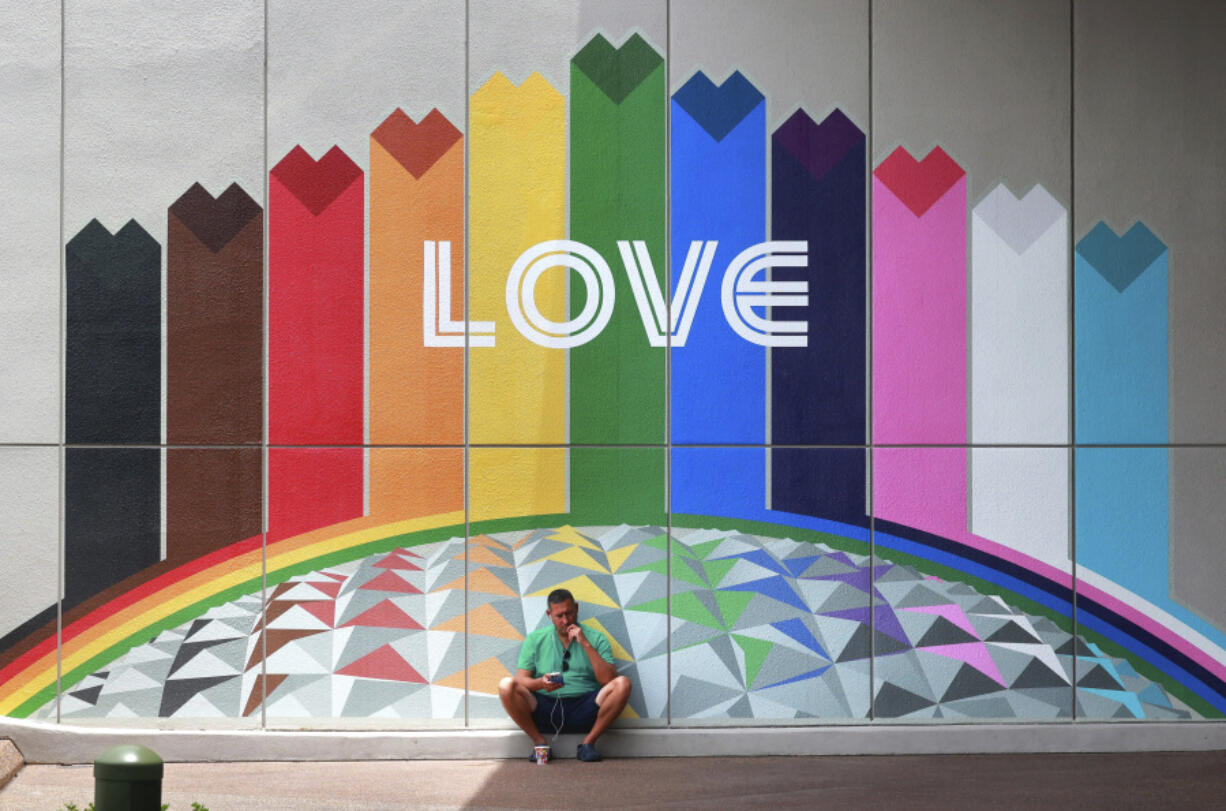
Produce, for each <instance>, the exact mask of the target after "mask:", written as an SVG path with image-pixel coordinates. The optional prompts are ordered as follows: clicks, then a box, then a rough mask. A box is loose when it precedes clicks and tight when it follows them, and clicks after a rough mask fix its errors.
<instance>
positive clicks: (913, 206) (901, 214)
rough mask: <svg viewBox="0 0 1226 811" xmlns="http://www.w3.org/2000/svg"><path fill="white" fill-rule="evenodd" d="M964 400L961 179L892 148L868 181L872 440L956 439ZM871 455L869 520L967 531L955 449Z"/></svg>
mask: <svg viewBox="0 0 1226 811" xmlns="http://www.w3.org/2000/svg"><path fill="white" fill-rule="evenodd" d="M966 397H967V393H966V174H965V172H964V171H963V170H962V168H961V167H960V166H958V165H957V164H956V163H955V162H954V161H953V160H952V159H951V158H950V157H949V156H948V155H946V154H945V152H944V151H943V150H941V149H940V147H937V148H935V149H933V150H932V152H930V153H929V154H928V156H927V157H926V158H924V160H923V161H922V162H917V161H916V160H915V159H914V158H912V157H911V155H910V154H909V153H907V151H906V150H905V149H903V148H902V147H899V148H898V149H896V150H895V151H894V153H893V154H891V155H890V157H889V158H887V159H886V160H885V161H883V162H882V164H881V165H880V166H879V167H878V168H877V170H876V172H874V177H873V439H874V441H875V442H876V443H879V444H891V443H900V444H910V443H942V444H945V443H948V444H964V443H965V442H966V437H967V419H966ZM873 459H874V462H873V509H874V513H875V514H876V515H877V516H878V517H880V518H884V519H887V520H890V521H896V522H898V523H900V524H907V525H910V526H914V527H919V528H921V529H925V530H927V531H929V532H935V533H938V534H941V535H945V536H947V537H951V538H960V537H963V536H965V535H966V533H967V526H966V503H967V502H966V497H967V492H966V486H967V482H966V450H965V448H940V449H925V448H900V449H880V450H878V451H876V452H875V453H874V456H873Z"/></svg>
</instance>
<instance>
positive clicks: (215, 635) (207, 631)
mask: <svg viewBox="0 0 1226 811" xmlns="http://www.w3.org/2000/svg"><path fill="white" fill-rule="evenodd" d="M243 636H246V634H240V633H238V632H237V631H235V630H234V629H233V628H231V627H230V626H228V625H226V624H225V623H224V622H221V621H218V620H213V621H211V622H209V623H207V624H206V625H203V626H201V628H200V630H199V631H197V632H196V633H194V634H192V635H191V638H190V639H188V640H187V641H188V642H211V641H213V640H214V639H223V640H224V639H239V638H240V637H243Z"/></svg>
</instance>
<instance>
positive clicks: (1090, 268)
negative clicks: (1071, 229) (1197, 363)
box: [1073, 222, 1170, 606]
mask: <svg viewBox="0 0 1226 811" xmlns="http://www.w3.org/2000/svg"><path fill="white" fill-rule="evenodd" d="M1169 256H1170V254H1169V252H1168V251H1167V248H1166V246H1165V245H1164V244H1162V242H1161V240H1159V239H1158V238H1157V237H1156V236H1155V235H1154V234H1153V233H1152V232H1151V231H1150V230H1149V229H1148V228H1146V227H1145V225H1144V224H1142V223H1140V222H1138V223H1136V224H1135V225H1133V227H1132V228H1131V229H1130V230H1129V231H1128V232H1127V233H1126V234H1124V235H1123V236H1122V237H1117V236H1116V235H1115V233H1114V232H1112V230H1111V229H1110V228H1109V227H1108V226H1107V225H1106V224H1105V223H1102V222H1100V223H1099V224H1098V225H1096V226H1095V227H1094V228H1093V229H1092V230H1091V231H1090V233H1089V234H1087V235H1086V236H1085V237H1084V238H1083V239H1082V240H1081V241H1080V242H1079V243H1077V252H1076V257H1075V262H1074V288H1075V289H1074V299H1073V301H1074V307H1075V311H1076V312H1075V321H1074V323H1075V324H1076V336H1075V338H1074V353H1075V363H1076V366H1075V369H1076V381H1075V386H1076V388H1075V397H1076V405H1075V414H1076V435H1077V441H1078V442H1079V443H1100V442H1101V443H1145V442H1152V443H1166V442H1167V441H1168V440H1169V428H1168V421H1169V418H1168V408H1169V404H1168V377H1169V362H1168V358H1167V325H1168V310H1167V306H1168V285H1169V267H1168V260H1169ZM1076 454H1077V457H1076V458H1077V465H1076V471H1077V486H1076V490H1075V492H1076V499H1077V523H1076V527H1077V562H1078V565H1079V566H1084V567H1086V568H1088V569H1091V570H1093V571H1095V572H1097V573H1098V574H1100V575H1104V576H1106V577H1109V578H1110V579H1111V580H1113V581H1115V582H1116V583H1119V584H1120V585H1121V586H1124V587H1125V588H1127V589H1129V590H1131V591H1132V592H1134V593H1136V594H1139V595H1140V596H1142V597H1144V598H1145V599H1147V600H1149V601H1150V602H1152V603H1155V604H1157V605H1164V606H1165V605H1169V604H1170V601H1169V599H1168V598H1169V579H1170V552H1169V538H1170V534H1169V533H1170V506H1169V502H1170V462H1169V456H1170V451H1169V450H1168V449H1167V448H1078V449H1077V451H1076Z"/></svg>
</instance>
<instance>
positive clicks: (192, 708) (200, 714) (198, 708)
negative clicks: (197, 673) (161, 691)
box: [172, 693, 226, 718]
mask: <svg viewBox="0 0 1226 811" xmlns="http://www.w3.org/2000/svg"><path fill="white" fill-rule="evenodd" d="M172 717H173V718H225V717H226V714H225V713H224V712H222V711H221V710H219V709H218V708H217V706H216V705H215V704H213V702H211V701H209V700H208V699H207V698H205V697H204V696H203V695H201V694H200V693H196V695H194V696H192V697H191V698H189V699H188V700H187V701H186V702H185V703H184V704H183V706H182V707H180V708H179V709H177V710H175V712H174V713H173V714H172Z"/></svg>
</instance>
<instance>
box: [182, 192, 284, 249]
mask: <svg viewBox="0 0 1226 811" xmlns="http://www.w3.org/2000/svg"><path fill="white" fill-rule="evenodd" d="M261 210H262V209H261V208H260V204H259V203H257V202H256V201H255V200H252V199H251V196H250V195H248V194H247V192H245V191H243V188H242V187H241V186H239V185H238V184H237V183H231V184H230V185H229V187H228V188H226V190H225V191H223V192H222V193H221V195H220V196H219V197H217V198H216V199H214V197H213V195H211V194H209V192H208V190H207V189H205V188H204V186H201V185H200V184H199V183H193V184H192V187H191V188H190V189H188V190H187V191H185V192H183V195H182V196H181V197H180V198H179V199H178V200H175V201H174V202H173V203H171V205H170V214H171V216H173V217H174V218H175V219H177V220H178V221H179V222H181V223H183V224H184V225H185V226H187V229H188V230H189V231H191V232H192V233H193V234H194V235H195V237H196V239H198V240H200V243H201V244H202V245H204V246H205V247H206V248H208V249H209V250H210V251H212V252H213V253H217V252H218V251H220V250H221V249H222V248H224V247H225V246H226V245H227V244H228V243H229V242H230V240H232V239H234V237H235V236H237V235H238V232H239V231H241V230H243V228H244V227H246V225H247V223H249V222H251V221H252V220H253V219H255V217H256V215H258V214H259V213H260V211H261Z"/></svg>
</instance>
